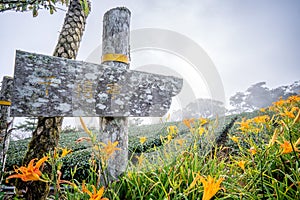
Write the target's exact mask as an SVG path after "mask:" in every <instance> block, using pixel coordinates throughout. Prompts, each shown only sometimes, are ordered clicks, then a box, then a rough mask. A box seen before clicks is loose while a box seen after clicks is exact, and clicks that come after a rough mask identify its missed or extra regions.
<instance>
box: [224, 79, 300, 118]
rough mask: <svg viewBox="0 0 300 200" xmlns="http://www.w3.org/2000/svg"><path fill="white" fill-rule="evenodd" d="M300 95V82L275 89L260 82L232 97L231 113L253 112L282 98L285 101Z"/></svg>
mask: <svg viewBox="0 0 300 200" xmlns="http://www.w3.org/2000/svg"><path fill="white" fill-rule="evenodd" d="M299 93H300V82H299V81H296V82H294V83H293V84H291V85H288V86H280V87H277V88H274V89H269V88H268V87H266V82H259V83H256V84H254V85H252V86H250V87H249V88H248V89H247V90H246V91H245V92H237V93H236V94H235V95H233V96H232V97H230V105H231V106H232V107H233V108H232V109H231V110H230V111H229V113H241V112H251V111H253V110H256V109H259V108H264V107H268V106H270V105H271V104H272V102H275V101H277V100H278V99H279V98H280V97H281V98H283V99H286V98H288V97H289V96H291V95H296V94H299Z"/></svg>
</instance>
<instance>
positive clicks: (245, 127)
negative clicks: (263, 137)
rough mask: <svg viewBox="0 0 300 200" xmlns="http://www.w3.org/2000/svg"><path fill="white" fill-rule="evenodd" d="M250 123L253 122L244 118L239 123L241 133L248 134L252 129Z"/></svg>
mask: <svg viewBox="0 0 300 200" xmlns="http://www.w3.org/2000/svg"><path fill="white" fill-rule="evenodd" d="M250 122H251V120H249V119H247V120H246V119H245V118H243V119H242V121H241V122H238V123H237V124H240V127H239V129H240V130H241V131H243V132H246V131H247V130H249V129H250Z"/></svg>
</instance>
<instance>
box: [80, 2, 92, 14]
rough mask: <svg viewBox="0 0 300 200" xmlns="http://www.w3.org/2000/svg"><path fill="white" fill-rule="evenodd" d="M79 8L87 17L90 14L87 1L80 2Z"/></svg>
mask: <svg viewBox="0 0 300 200" xmlns="http://www.w3.org/2000/svg"><path fill="white" fill-rule="evenodd" d="M80 4H81V7H82V9H83V12H84V15H85V16H88V14H89V13H90V8H89V4H88V1H87V0H80Z"/></svg>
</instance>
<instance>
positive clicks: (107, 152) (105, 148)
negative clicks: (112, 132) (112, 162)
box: [100, 141, 121, 160]
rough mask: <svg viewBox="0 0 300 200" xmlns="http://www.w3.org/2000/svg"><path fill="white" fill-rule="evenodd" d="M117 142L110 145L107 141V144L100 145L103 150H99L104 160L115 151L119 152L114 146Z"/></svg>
mask: <svg viewBox="0 0 300 200" xmlns="http://www.w3.org/2000/svg"><path fill="white" fill-rule="evenodd" d="M118 143H119V142H118V141H115V142H114V143H112V142H111V141H108V143H107V144H105V143H102V142H101V143H100V144H101V145H102V146H103V148H102V149H101V151H103V152H104V154H105V155H104V159H105V160H107V159H108V158H109V157H110V156H111V155H112V154H113V153H114V152H115V151H120V150H121V149H120V148H117V147H116V146H117V145H118Z"/></svg>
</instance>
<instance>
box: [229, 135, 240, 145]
mask: <svg viewBox="0 0 300 200" xmlns="http://www.w3.org/2000/svg"><path fill="white" fill-rule="evenodd" d="M229 138H230V139H231V140H232V141H234V142H235V143H238V142H239V137H236V136H229Z"/></svg>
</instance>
